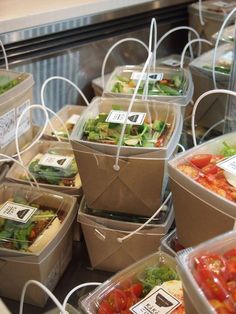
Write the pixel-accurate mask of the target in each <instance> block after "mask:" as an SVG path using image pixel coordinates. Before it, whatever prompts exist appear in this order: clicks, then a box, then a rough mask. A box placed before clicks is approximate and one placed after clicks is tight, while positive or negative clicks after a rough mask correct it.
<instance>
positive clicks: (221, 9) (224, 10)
mask: <svg viewBox="0 0 236 314" xmlns="http://www.w3.org/2000/svg"><path fill="white" fill-rule="evenodd" d="M190 7H192V8H193V9H194V10H196V13H197V14H198V13H199V2H196V3H193V4H191V5H190ZM234 8H235V0H223V1H218V0H206V1H203V2H202V14H203V16H205V17H212V18H214V19H217V20H223V19H224V17H225V16H226V15H227V14H229V13H230V12H231V11H232V10H233V9H234ZM232 20H233V18H232Z"/></svg>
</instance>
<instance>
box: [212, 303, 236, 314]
mask: <svg viewBox="0 0 236 314" xmlns="http://www.w3.org/2000/svg"><path fill="white" fill-rule="evenodd" d="M210 303H211V305H212V306H213V307H214V309H215V310H216V312H217V313H218V314H233V313H235V310H234V305H233V303H232V302H231V301H230V300H225V301H223V302H220V301H218V300H210Z"/></svg>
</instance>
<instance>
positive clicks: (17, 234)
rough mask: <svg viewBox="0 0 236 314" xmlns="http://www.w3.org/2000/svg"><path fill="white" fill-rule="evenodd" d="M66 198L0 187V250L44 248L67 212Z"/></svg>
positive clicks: (54, 234) (38, 190) (34, 250)
mask: <svg viewBox="0 0 236 314" xmlns="http://www.w3.org/2000/svg"><path fill="white" fill-rule="evenodd" d="M69 198H70V197H68V196H63V195H60V194H55V193H54V192H50V191H47V190H43V189H37V188H33V189H32V188H31V187H27V186H24V185H19V184H18V185H17V184H2V185H0V248H1V250H3V249H4V250H14V251H21V252H31V253H38V252H40V251H41V250H42V249H44V248H45V246H46V245H47V244H49V243H50V241H51V240H52V239H53V238H54V237H55V236H56V235H57V232H58V231H59V230H60V228H61V224H62V222H63V221H64V219H65V218H66V216H67V214H68V212H69V209H70V208H69V207H68V203H69ZM2 254H3V251H2Z"/></svg>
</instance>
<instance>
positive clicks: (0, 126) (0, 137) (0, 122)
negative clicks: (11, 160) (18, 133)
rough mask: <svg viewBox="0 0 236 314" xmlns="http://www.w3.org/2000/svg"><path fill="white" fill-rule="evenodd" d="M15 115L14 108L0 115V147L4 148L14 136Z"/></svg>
mask: <svg viewBox="0 0 236 314" xmlns="http://www.w3.org/2000/svg"><path fill="white" fill-rule="evenodd" d="M15 130H16V115H15V109H12V110H10V111H8V112H6V113H4V114H3V115H2V116H1V117H0V147H1V148H4V147H5V146H6V145H8V144H9V143H11V142H12V141H13V140H14V138H15Z"/></svg>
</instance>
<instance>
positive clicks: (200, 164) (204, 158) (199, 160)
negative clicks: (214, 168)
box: [190, 154, 212, 169]
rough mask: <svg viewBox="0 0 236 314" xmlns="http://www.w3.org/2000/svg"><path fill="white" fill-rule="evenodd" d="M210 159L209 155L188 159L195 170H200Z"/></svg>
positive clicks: (199, 155)
mask: <svg viewBox="0 0 236 314" xmlns="http://www.w3.org/2000/svg"><path fill="white" fill-rule="evenodd" d="M211 158H212V155H211V154H197V155H194V156H193V157H192V158H191V159H190V162H191V163H192V164H193V165H194V166H196V167H197V168H200V169H201V168H203V167H205V166H206V165H208V164H209V163H210V161H211Z"/></svg>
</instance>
